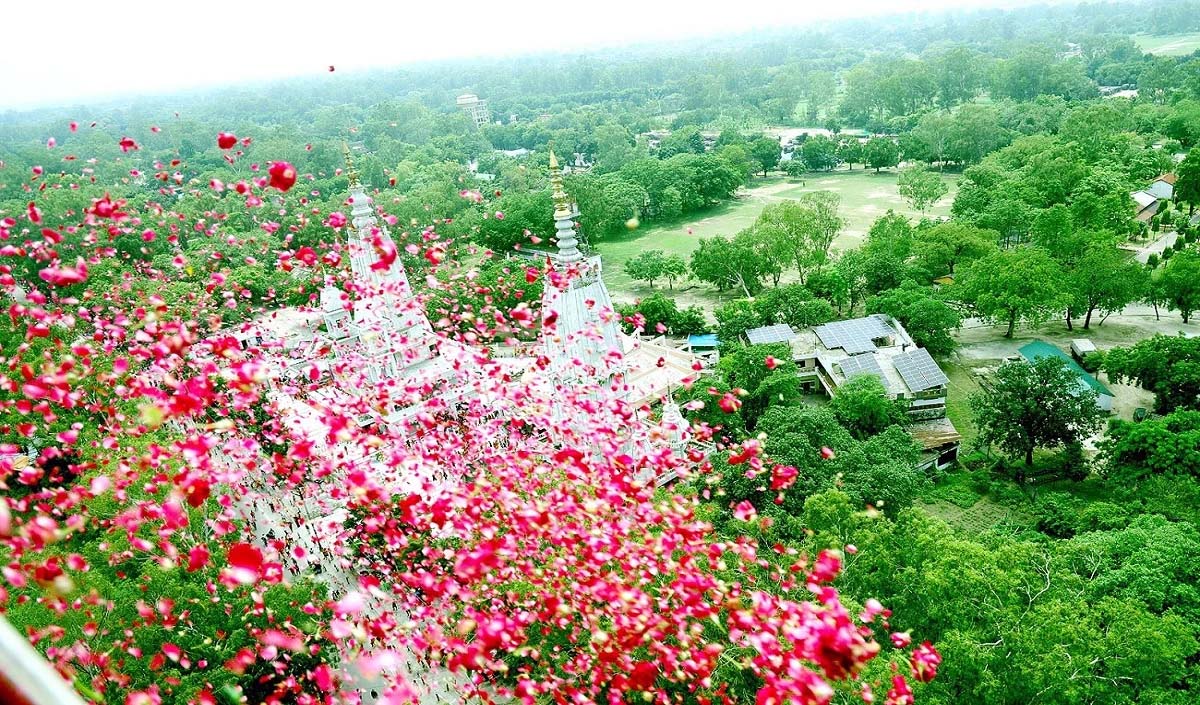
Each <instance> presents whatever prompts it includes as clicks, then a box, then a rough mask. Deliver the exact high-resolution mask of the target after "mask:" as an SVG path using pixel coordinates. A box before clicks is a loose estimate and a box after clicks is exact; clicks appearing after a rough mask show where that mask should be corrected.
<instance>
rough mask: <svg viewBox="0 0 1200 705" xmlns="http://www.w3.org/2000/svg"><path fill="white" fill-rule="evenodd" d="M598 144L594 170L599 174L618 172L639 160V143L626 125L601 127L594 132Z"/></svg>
mask: <svg viewBox="0 0 1200 705" xmlns="http://www.w3.org/2000/svg"><path fill="white" fill-rule="evenodd" d="M592 138H593V139H594V140H595V142H596V153H595V158H594V162H595V164H594V167H593V168H594V169H595V171H596V173H598V174H605V173H608V172H611V171H617V170H619V169H620V168H621V167H623V166H625V165H626V164H628V163H629V162H631V161H633V160H634V159H637V158H638V156H640V155H639V151H638V148H637V141H636V140H635V139H634V138H633V135H632V134H630V133H629V130H628V129H627V128H626V127H625V126H624V125H617V124H611V123H610V124H607V125H600V126H598V127H596V129H595V130H594V131H593V132H592Z"/></svg>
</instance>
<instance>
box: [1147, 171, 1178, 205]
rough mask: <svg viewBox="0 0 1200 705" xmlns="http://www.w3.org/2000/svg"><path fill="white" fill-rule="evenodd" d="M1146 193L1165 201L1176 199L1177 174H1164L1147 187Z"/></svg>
mask: <svg viewBox="0 0 1200 705" xmlns="http://www.w3.org/2000/svg"><path fill="white" fill-rule="evenodd" d="M1146 193H1149V194H1150V195H1152V196H1154V197H1155V198H1158V199H1160V200H1163V201H1169V200H1171V199H1172V198H1175V174H1163V175H1162V176H1159V177H1158V178H1156V179H1155V180H1154V181H1153V182H1151V184H1150V185H1149V186H1147V187H1146Z"/></svg>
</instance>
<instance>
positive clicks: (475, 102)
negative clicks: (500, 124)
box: [456, 93, 492, 127]
mask: <svg viewBox="0 0 1200 705" xmlns="http://www.w3.org/2000/svg"><path fill="white" fill-rule="evenodd" d="M456 104H457V105H458V109H459V110H461V111H463V112H464V113H466V114H467V117H469V118H471V121H472V122H474V123H475V126H476V127H483V126H484V125H486V124H488V123H489V122H491V121H492V112H491V111H490V110H488V105H487V101H486V100H481V99H480V98H479V96H477V95H475V94H474V93H464V94H462V95H460V96H459V97H458V100H457V101H456Z"/></svg>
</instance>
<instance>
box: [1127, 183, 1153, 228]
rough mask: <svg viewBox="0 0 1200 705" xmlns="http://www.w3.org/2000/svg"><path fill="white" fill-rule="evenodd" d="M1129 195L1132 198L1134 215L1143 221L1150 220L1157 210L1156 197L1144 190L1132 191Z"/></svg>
mask: <svg viewBox="0 0 1200 705" xmlns="http://www.w3.org/2000/svg"><path fill="white" fill-rule="evenodd" d="M1129 197H1130V198H1132V199H1133V207H1134V209H1135V213H1134V217H1135V218H1137V219H1138V220H1140V221H1142V222H1143V223H1148V222H1150V219H1151V218H1153V217H1154V214H1155V213H1157V212H1158V197H1157V196H1155V195H1154V194H1152V193H1150V192H1149V191H1145V190H1143V191H1134V192H1133V193H1131V194H1129Z"/></svg>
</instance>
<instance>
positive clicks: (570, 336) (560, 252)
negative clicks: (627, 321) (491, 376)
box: [542, 152, 623, 382]
mask: <svg viewBox="0 0 1200 705" xmlns="http://www.w3.org/2000/svg"><path fill="white" fill-rule="evenodd" d="M550 184H551V186H552V188H553V197H554V229H555V236H556V238H557V245H558V246H557V249H556V250H555V251H554V252H553V253H551V255H550V261H551V263H552V265H553V268H554V270H555V272H556V273H557V275H558V276H551V277H548V279H547V282H546V286H545V289H544V293H543V295H542V315H543V317H544V319H545V320H547V321H550V320H553V321H554V323H553V325H547V326H546V327H545V328H544V329H543V332H542V342H543V346H544V349H545V354H546V356H547V357H548V358H549V359H550V361H551V364H552V365H553V368H554V372H555V374H556V375H557V376H558V377H559V379H560V380H562V381H569V380H582V379H591V380H600V381H603V382H612V381H613V380H614V379H615V378H616V377H617V376H618V375H620V374H621V373H622V372H623V364H622V362H621V358H622V354H623V348H622V344H621V338H622V336H621V332H620V330H619V329H618V323H619V321H618V317H617V314H616V312H615V310H614V309H613V305H612V299H611V298H610V297H609V295H608V289H607V288H605V286H604V279H603V278H602V277H601V276H600V274H601V265H600V257H599V256H586V255H585V254H584V253H583V252H581V251H580V250H579V239H578V237H577V236H576V232H575V221H574V218H575V216H576V215H577V214H576V213H575V211H574V210H573V209H572V207H571V203H570V200H569V199H568V197H567V193H566V191H565V190H564V189H563V181H562V171H561V170H560V169H559V166H558V158H557V157H556V156H555V155H554V152H551V153H550Z"/></svg>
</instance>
